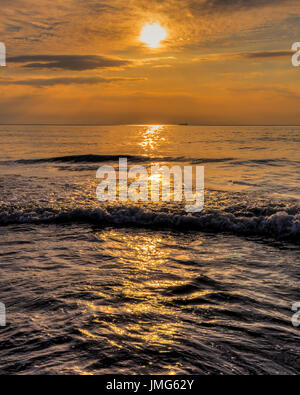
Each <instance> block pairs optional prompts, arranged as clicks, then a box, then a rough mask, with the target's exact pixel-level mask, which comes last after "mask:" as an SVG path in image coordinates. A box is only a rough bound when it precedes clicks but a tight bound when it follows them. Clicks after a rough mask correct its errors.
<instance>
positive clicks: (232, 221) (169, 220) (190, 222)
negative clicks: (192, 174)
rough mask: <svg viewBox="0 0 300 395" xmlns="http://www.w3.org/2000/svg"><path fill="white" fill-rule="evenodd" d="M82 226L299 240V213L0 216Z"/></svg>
mask: <svg viewBox="0 0 300 395" xmlns="http://www.w3.org/2000/svg"><path fill="white" fill-rule="evenodd" d="M78 222H84V223H89V224H97V225H103V226H134V227H143V228H154V229H162V228H171V229H178V230H196V231H205V232H217V233H220V232H221V233H222V232H225V233H232V234H236V235H244V236H252V235H253V236H255V235H260V236H266V237H273V238H276V239H293V240H296V239H298V240H299V236H300V212H299V210H294V211H293V210H292V211H290V212H287V211H279V212H275V213H268V212H267V211H266V210H265V214H263V211H261V212H258V213H257V215H255V214H254V213H252V215H251V216H250V215H249V212H245V213H241V212H239V213H232V212H225V211H220V210H219V211H218V210H215V211H212V210H210V211H203V212H202V213H197V214H187V213H185V212H184V211H183V210H182V212H179V213H177V212H176V211H173V212H172V211H169V212H167V211H166V212H164V211H154V210H151V209H147V208H145V207H138V206H114V207H109V208H108V207H105V208H92V207H89V208H60V209H53V208H46V207H44V208H41V207H37V208H35V209H31V210H28V211H26V210H24V209H23V210H22V209H12V208H10V209H6V210H4V211H2V212H0V226H6V225H13V224H59V223H65V224H67V223H78Z"/></svg>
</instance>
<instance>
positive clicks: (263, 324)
mask: <svg viewBox="0 0 300 395" xmlns="http://www.w3.org/2000/svg"><path fill="white" fill-rule="evenodd" d="M0 135H1V146H2V157H1V159H0V160H1V162H0V185H1V190H0V201H1V203H0V204H1V207H0V225H1V226H0V235H1V237H0V240H1V241H0V244H1V249H0V270H1V277H0V290H1V294H0V301H1V302H4V303H5V304H6V308H7V326H6V327H5V328H0V357H1V358H0V370H1V372H4V373H36V374H40V373H55V374H57V373H59V374H65V373H74V374H79V373H81V374H83V373H91V374H93V373H128V374H129V373H140V374H147V373H149V374H155V373H158V374H162V373H172V374H178V373H194V374H198V373H204V374H213V373H225V374H226V373H230V374H239V373H245V374H253V373H270V374H277V373H283V374H288V373H292V374H296V373H299V371H300V359H299V358H300V347H299V340H300V332H299V331H300V329H299V328H295V327H293V325H292V323H291V317H292V314H293V313H292V311H291V307H292V304H293V303H294V302H296V301H298V300H299V291H298V289H299V287H298V281H299V273H300V272H299V262H300V260H299V255H300V254H299V233H300V205H299V197H300V189H299V177H300V176H299V164H300V159H299V141H300V128H296V127H196V126H195V127H194V126H193V127H189V126H188V127H185V126H180V127H179V126H148V127H147V126H134V125H132V126H105V127H96V126H94V127H84V126H77V127H69V126H1V127H0ZM120 156H122V157H128V161H129V164H130V165H134V164H139V165H140V164H143V165H145V166H149V165H151V164H169V165H174V164H179V165H184V164H199V165H204V166H205V175H206V177H205V209H204V211H203V212H201V213H197V214H189V215H188V214H187V213H186V212H185V211H184V205H183V204H181V203H174V202H173V203H172V202H171V203H150V202H146V203H143V204H141V203H139V204H133V203H126V204H122V205H121V204H118V203H111V204H103V203H99V202H98V201H97V199H96V193H95V191H96V187H97V180H96V178H95V174H96V170H97V168H98V167H99V166H101V165H103V164H110V165H113V166H116V165H117V160H118V158H119V157H120Z"/></svg>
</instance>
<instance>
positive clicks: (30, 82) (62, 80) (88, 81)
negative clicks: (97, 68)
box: [0, 77, 145, 88]
mask: <svg viewBox="0 0 300 395" xmlns="http://www.w3.org/2000/svg"><path fill="white" fill-rule="evenodd" d="M144 80H145V78H125V77H124V78H123V77H111V78H110V77H57V78H29V79H23V80H4V79H2V80H0V85H25V86H33V87H37V88H39V87H46V86H55V85H73V84H79V85H96V84H101V83H103V84H105V83H106V84H108V83H113V82H122V81H144Z"/></svg>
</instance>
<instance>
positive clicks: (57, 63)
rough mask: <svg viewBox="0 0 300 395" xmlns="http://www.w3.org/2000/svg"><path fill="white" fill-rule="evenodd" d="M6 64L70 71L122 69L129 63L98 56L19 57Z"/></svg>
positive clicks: (10, 59) (12, 58) (9, 59)
mask: <svg viewBox="0 0 300 395" xmlns="http://www.w3.org/2000/svg"><path fill="white" fill-rule="evenodd" d="M7 62H12V63H20V64H22V65H23V67H26V68H38V69H56V70H57V69H59V70H72V71H83V70H95V69H105V68H115V67H123V66H126V65H129V64H130V63H131V62H130V61H129V60H123V59H117V58H111V57H107V56H100V55H21V56H13V57H9V58H7Z"/></svg>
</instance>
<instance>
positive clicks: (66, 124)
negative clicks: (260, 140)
mask: <svg viewBox="0 0 300 395" xmlns="http://www.w3.org/2000/svg"><path fill="white" fill-rule="evenodd" d="M153 125H160V126H184V127H186V126H212V127H213V126H248V127H249V126H300V124H204V123H189V124H187V125H182V124H179V123H159V122H156V123H154V122H153V123H0V126H153Z"/></svg>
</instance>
